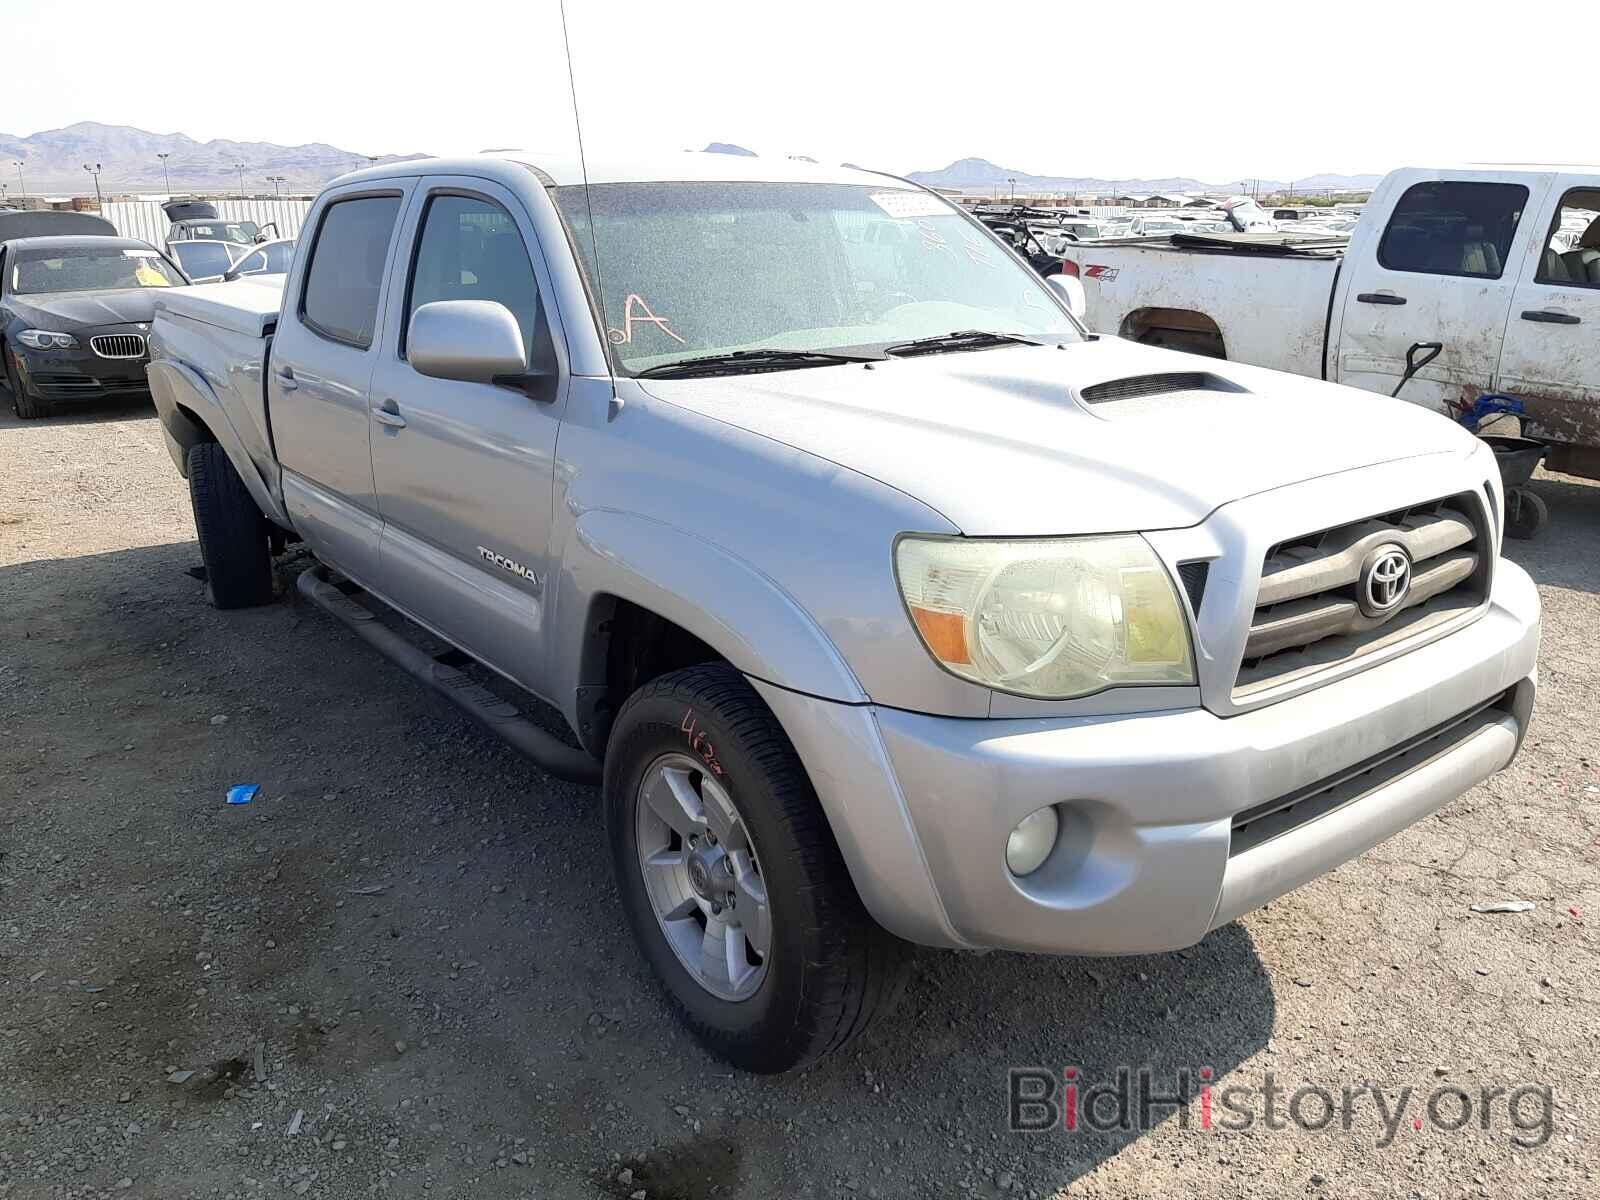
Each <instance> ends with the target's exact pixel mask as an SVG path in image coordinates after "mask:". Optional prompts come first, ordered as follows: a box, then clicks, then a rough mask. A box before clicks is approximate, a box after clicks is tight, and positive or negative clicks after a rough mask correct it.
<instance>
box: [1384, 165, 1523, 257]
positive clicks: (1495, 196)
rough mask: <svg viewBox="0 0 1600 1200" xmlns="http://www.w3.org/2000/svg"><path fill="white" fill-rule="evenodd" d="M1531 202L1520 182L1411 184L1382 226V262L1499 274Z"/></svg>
mask: <svg viewBox="0 0 1600 1200" xmlns="http://www.w3.org/2000/svg"><path fill="white" fill-rule="evenodd" d="M1527 203H1528V189H1527V188H1525V187H1523V186H1522V185H1521V184H1515V183H1456V182H1450V181H1446V180H1435V181H1432V182H1429V183H1418V184H1413V185H1412V186H1411V187H1409V188H1407V189H1406V192H1405V195H1403V196H1401V197H1400V202H1399V203H1398V204H1397V205H1395V209H1394V215H1393V216H1391V217H1390V218H1389V227H1388V228H1387V229H1385V230H1384V231H1383V240H1382V241H1381V242H1380V243H1379V244H1378V262H1379V263H1381V264H1382V265H1383V266H1384V267H1386V268H1388V269H1389V270H1391V271H1411V272H1416V273H1419V274H1423V275H1466V276H1470V277H1472V278H1476V279H1499V278H1500V276H1501V275H1503V274H1504V273H1505V269H1506V262H1507V260H1508V258H1509V257H1510V254H1511V242H1512V239H1513V238H1514V237H1515V236H1516V233H1517V225H1518V223H1519V222H1521V220H1522V210H1523V208H1524V207H1525V206H1526V205H1527Z"/></svg>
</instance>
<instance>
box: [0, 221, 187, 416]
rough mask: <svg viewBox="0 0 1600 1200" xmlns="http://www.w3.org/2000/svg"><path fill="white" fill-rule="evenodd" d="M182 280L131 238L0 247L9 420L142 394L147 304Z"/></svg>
mask: <svg viewBox="0 0 1600 1200" xmlns="http://www.w3.org/2000/svg"><path fill="white" fill-rule="evenodd" d="M187 282H188V281H187V280H186V279H185V278H184V275H183V272H182V271H180V270H179V269H178V268H177V267H176V266H175V265H174V264H173V263H172V261H171V260H170V259H169V258H167V257H166V255H164V254H162V253H161V251H159V250H157V249H156V248H155V247H153V246H151V245H149V244H148V243H146V242H139V241H134V240H133V239H131V238H115V237H85V236H81V235H80V236H77V237H31V238H17V239H15V240H13V241H9V242H0V367H3V368H4V374H5V382H6V387H7V389H8V390H9V391H10V392H11V407H12V409H13V410H14V411H15V412H16V414H17V416H19V417H23V418H27V417H41V416H44V415H45V413H46V412H47V411H48V410H49V409H50V407H51V406H52V405H55V404H58V403H65V402H72V401H84V400H101V399H107V398H111V397H118V396H130V395H133V396H137V395H148V394H149V383H148V382H147V381H146V379H145V364H146V363H147V362H148V361H149V349H148V346H147V344H146V338H147V335H148V333H149V331H150V322H151V321H152V320H154V319H155V308H156V297H157V296H158V295H160V293H161V290H162V289H164V288H169V287H182V286H183V285H184V284H186V283H187Z"/></svg>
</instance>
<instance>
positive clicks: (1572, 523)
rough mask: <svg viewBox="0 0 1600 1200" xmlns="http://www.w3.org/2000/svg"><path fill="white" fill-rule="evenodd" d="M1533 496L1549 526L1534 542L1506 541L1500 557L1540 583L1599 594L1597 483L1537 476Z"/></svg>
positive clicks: (1599, 495) (1599, 488)
mask: <svg viewBox="0 0 1600 1200" xmlns="http://www.w3.org/2000/svg"><path fill="white" fill-rule="evenodd" d="M1533 491H1534V493H1535V494H1536V495H1538V496H1539V497H1541V498H1542V499H1543V500H1544V502H1545V503H1546V504H1548V505H1549V506H1550V524H1549V525H1547V526H1546V527H1545V528H1544V530H1543V531H1542V532H1541V533H1540V534H1539V535H1538V536H1537V537H1535V538H1533V539H1531V540H1529V541H1517V540H1516V539H1514V538H1507V539H1506V542H1505V556H1506V557H1507V558H1509V559H1511V560H1512V561H1513V562H1515V563H1519V564H1521V565H1522V566H1523V567H1524V568H1525V569H1526V570H1527V572H1528V574H1530V575H1532V576H1533V578H1534V579H1535V580H1536V581H1537V582H1538V583H1540V584H1543V585H1547V586H1550V587H1561V588H1571V589H1573V590H1576V591H1584V592H1600V484H1597V483H1594V482H1591V481H1589V480H1584V479H1578V478H1576V477H1575V476H1571V475H1552V474H1549V473H1544V472H1541V473H1540V474H1539V475H1537V476H1535V477H1534V480H1533Z"/></svg>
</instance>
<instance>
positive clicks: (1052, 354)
mask: <svg viewBox="0 0 1600 1200" xmlns="http://www.w3.org/2000/svg"><path fill="white" fill-rule="evenodd" d="M1174 374H1180V378H1179V379H1178V380H1169V381H1168V382H1169V383H1174V384H1181V385H1185V386H1182V387H1181V390H1165V389H1164V388H1162V387H1160V386H1159V385H1149V384H1145V385H1142V386H1141V385H1130V382H1129V381H1132V380H1139V379H1141V378H1147V377H1150V376H1172V375H1174ZM1181 376H1187V377H1188V378H1186V379H1185V378H1182V377H1181ZM637 382H639V383H641V384H642V385H643V386H644V387H645V389H646V390H647V391H648V393H649V394H651V395H653V396H656V397H658V398H660V399H662V400H665V401H667V402H668V403H671V404H674V405H678V406H681V407H683V408H686V409H690V410H693V411H695V412H698V413H701V414H703V415H705V416H708V417H711V418H714V419H716V420H719V421H723V422H726V423H727V424H730V425H734V426H737V427H739V428H742V429H746V430H749V431H750V432H752V433H756V434H760V435H762V436H764V437H769V438H772V439H774V440H776V441H779V442H783V443H786V444H788V445H791V446H794V447H796V448H798V449H801V450H805V451H807V452H809V453H811V454H814V455H817V456H818V457H820V458H824V459H827V460H829V461H831V462H834V463H837V464H839V465H840V466H843V467H848V468H850V469H852V470H854V471H857V472H860V473H861V474H863V475H868V476H870V477H872V478H874V479H877V480H879V481H881V482H883V483H886V484H888V485H890V486H891V487H894V488H897V489H898V490H900V491H902V492H905V493H906V494H908V495H910V496H914V497H915V498H917V499H918V500H920V501H922V502H923V503H924V504H927V505H928V506H929V507H931V508H933V509H936V510H937V511H938V512H940V513H941V514H942V515H944V516H945V517H946V518H947V519H948V520H949V521H950V522H951V523H952V524H953V525H955V526H956V527H957V528H958V529H960V530H961V531H962V532H963V533H966V534H969V535H973V536H979V535H991V536H1019V537H1020V536H1046V535H1051V534H1087V533H1116V532H1125V531H1131V530H1154V529H1174V528H1183V527H1186V526H1190V525H1194V524H1196V523H1198V522H1200V521H1201V520H1203V519H1204V518H1205V517H1206V516H1207V515H1208V514H1209V513H1211V512H1212V511H1214V510H1215V509H1217V508H1218V507H1220V506H1221V505H1223V504H1226V503H1228V502H1230V501H1233V500H1238V499H1241V498H1243V497H1245V496H1251V495H1255V494H1257V493H1260V492H1265V491H1270V490H1272V489H1274V488H1280V487H1284V486H1286V485H1288V484H1292V483H1299V482H1302V481H1304V480H1308V479H1315V478H1318V477H1320V476H1324V475H1331V474H1335V473H1337V472H1340V471H1348V470H1352V469H1355V468H1357V467H1365V466H1372V465H1375V464H1378V463H1383V462H1391V461H1394V460H1397V459H1403V458H1413V457H1418V456H1421V455H1428V454H1441V453H1444V454H1463V455H1464V454H1470V453H1471V452H1472V451H1473V450H1474V449H1475V448H1476V444H1477V443H1476V441H1475V439H1474V438H1473V437H1472V435H1471V434H1469V433H1467V432H1466V430H1464V429H1462V428H1461V427H1460V426H1458V425H1456V424H1455V423H1454V422H1452V421H1450V420H1448V419H1446V418H1445V417H1443V416H1441V415H1439V414H1436V413H1432V412H1428V411H1426V410H1424V409H1422V408H1419V407H1417V406H1416V405H1413V404H1408V403H1406V402H1405V401H1402V400H1391V399H1388V398H1386V397H1383V396H1377V395H1374V394H1372V393H1369V392H1362V391H1357V390H1355V389H1353V388H1346V387H1339V386H1336V385H1333V384H1327V383H1321V382H1318V381H1315V380H1308V379H1301V378H1299V377H1297V376H1293V375H1285V374H1281V373H1279V372H1276V371H1267V370H1263V369H1260V368H1256V367H1248V366H1241V365H1240V364H1237V363H1229V362H1221V361H1218V360H1215V359H1209V358H1199V357H1195V356H1193V355H1187V354H1177V353H1174V352H1171V351H1166V350H1155V349H1152V348H1150V347H1147V346H1139V345H1136V344H1134V343H1131V342H1124V341H1121V340H1119V339H1116V338H1102V339H1099V340H1097V341H1094V342H1087V343H1083V344H1080V345H1074V346H1068V347H1066V348H1064V349H1057V348H1055V347H1006V348H1001V349H994V350H985V351H977V352H967V353H955V354H944V355H933V356H928V357H924V358H914V359H899V360H890V361H887V362H881V363H875V364H874V365H873V367H872V369H870V370H868V369H865V368H863V367H859V366H841V367H819V368H808V369H805V370H797V371H778V372H771V373H768V374H756V375H743V376H729V377H722V378H709V379H686V380H661V379H650V380H639V381H637ZM1096 385H1106V386H1103V387H1099V388H1097V387H1096ZM1085 389H1089V392H1090V396H1091V397H1096V399H1085V398H1084V391H1085ZM1141 391H1146V392H1148V393H1149V394H1138V393H1139V392H1141ZM1130 393H1132V394H1130ZM1099 397H1104V398H1099ZM1119 397H1120V398H1119Z"/></svg>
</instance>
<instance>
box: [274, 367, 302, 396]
mask: <svg viewBox="0 0 1600 1200" xmlns="http://www.w3.org/2000/svg"><path fill="white" fill-rule="evenodd" d="M272 377H273V378H274V379H276V380H277V381H278V386H279V387H280V388H282V389H283V390H284V391H286V392H292V391H294V390H295V388H297V387H299V386H300V385H299V383H297V382H296V381H295V377H294V372H293V371H292V370H290V369H289V368H288V367H279V368H278V369H277V370H276V371H274V372H273V373H272Z"/></svg>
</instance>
